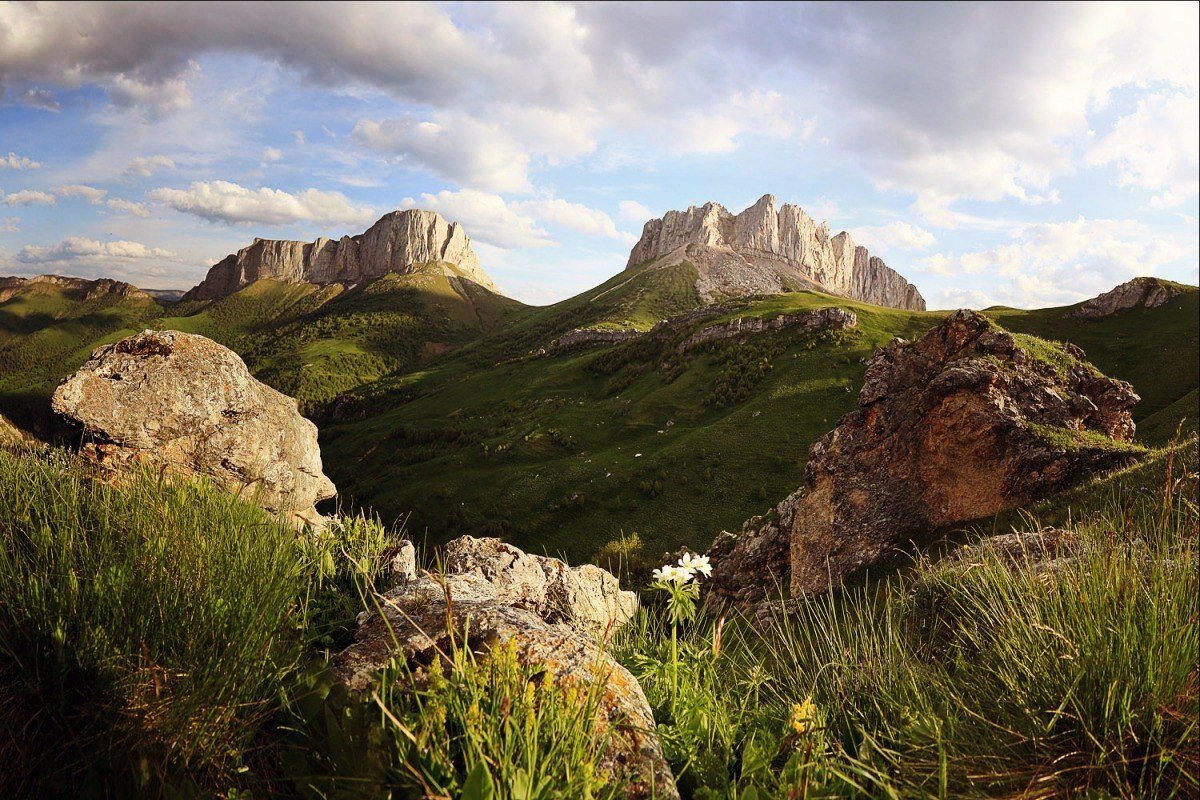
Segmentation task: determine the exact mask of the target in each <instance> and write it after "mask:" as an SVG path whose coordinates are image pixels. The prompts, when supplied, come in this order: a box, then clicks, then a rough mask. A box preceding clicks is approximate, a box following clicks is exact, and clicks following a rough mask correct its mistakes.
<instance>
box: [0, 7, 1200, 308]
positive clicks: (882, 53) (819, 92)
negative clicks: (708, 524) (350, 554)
mask: <svg viewBox="0 0 1200 800" xmlns="http://www.w3.org/2000/svg"><path fill="white" fill-rule="evenodd" d="M1198 8H1200V6H1198V5H1197V4H1196V3H1180V4H1153V3H1129V4H1122V3H1112V4H1074V3H1072V4H1063V5H1058V4H1052V3H1033V4H1019V3H1005V4H967V3H964V4H955V5H950V4H943V3H937V4H934V3H931V4H904V3H898V4H886V3H864V4H838V3H833V4H779V5H775V4H768V3H754V4H746V5H739V4H735V3H695V4H683V3H678V4H676V3H670V4H666V3H663V4H639V5H619V4H610V3H604V4H586V3H584V4H572V3H528V4H506V3H489V4H459V3H428V4H427V3H404V4H398V5H389V4H382V3H366V4H336V3H319V4H304V5H291V6H285V5H275V4H270V3H267V4H257V3H237V4H230V5H224V4H220V3H199V4H189V3H182V4H173V3H153V4H105V3H73V4H57V3H36V4H34V3H28V4H26V3H0V93H2V94H0V275H5V274H14V275H37V274H42V273H48V272H49V273H57V274H65V275H78V276H82V277H89V278H94V277H101V276H104V277H112V278H117V279H121V280H126V281H129V282H132V283H134V284H137V285H139V286H143V287H147V288H188V287H190V286H192V285H194V284H195V283H197V282H198V281H199V280H200V279H201V278H202V277H203V275H204V273H205V272H206V270H207V269H208V267H209V266H211V265H212V264H213V263H215V262H216V261H218V260H220V259H221V258H223V257H224V256H225V255H227V254H229V253H232V252H235V251H237V250H238V249H240V248H241V247H244V246H246V245H247V244H249V243H250V242H251V241H252V240H253V238H254V237H264V238H279V239H302V240H311V239H314V238H316V237H317V236H329V237H339V236H341V235H346V234H351V235H352V234H355V233H359V232H361V231H363V230H364V229H366V228H367V227H368V226H369V225H370V224H371V223H372V222H373V221H374V220H375V219H377V218H378V217H380V216H382V215H383V214H384V213H386V212H388V211H391V210H394V209H397V208H410V207H417V208H425V209H430V210H434V211H438V212H439V213H441V214H442V215H443V216H445V217H446V218H447V219H449V220H452V221H458V222H460V223H462V225H463V226H464V228H465V230H466V232H467V234H468V235H469V236H470V237H471V239H472V241H473V243H474V245H475V248H476V251H477V252H478V254H479V258H480V261H481V263H482V265H483V267H484V268H485V269H486V270H487V271H488V273H489V274H490V275H491V276H492V277H493V279H494V280H495V281H496V283H497V284H498V285H499V286H500V287H501V289H502V290H504V291H505V293H507V294H509V295H511V296H514V297H516V298H518V299H520V300H523V301H525V302H528V303H536V304H543V303H549V302H553V301H556V300H560V299H563V298H566V297H569V296H571V295H574V294H576V293H578V292H580V291H583V290H584V289H587V288H590V287H591V286H593V285H595V284H597V283H599V282H601V281H603V280H605V279H607V278H608V277H610V276H612V275H613V274H615V273H617V272H619V271H620V270H622V269H623V268H624V267H625V262H626V258H627V257H628V254H629V250H630V248H631V246H632V245H633V243H634V242H635V241H636V240H637V238H638V236H639V235H640V233H641V229H642V226H643V224H644V223H645V222H646V220H648V219H650V218H651V217H653V216H659V215H661V214H662V213H663V212H665V211H667V210H669V209H683V208H686V207H688V206H690V205H701V204H703V203H704V202H707V201H715V202H719V203H721V204H723V205H724V206H726V207H727V208H729V209H730V210H732V211H734V212H735V213H736V212H737V211H740V210H741V209H743V208H745V207H747V206H749V205H750V204H752V203H753V202H754V201H755V200H756V199H757V198H758V197H760V196H761V195H763V194H768V193H769V194H774V195H775V196H776V197H777V198H778V199H779V201H780V202H781V203H782V202H790V203H795V204H797V205H799V206H801V207H802V208H804V209H805V210H806V211H807V212H808V213H809V214H810V215H811V216H812V217H814V218H815V219H817V220H827V221H828V222H829V225H830V228H831V231H832V232H837V231H840V230H848V231H850V232H851V234H852V235H853V236H854V238H855V240H856V241H857V242H858V243H860V244H865V245H867V246H868V247H869V248H870V249H871V251H872V252H873V253H874V254H876V255H879V256H880V257H882V258H883V259H884V260H885V261H886V262H887V263H888V264H889V265H890V266H892V267H893V268H895V269H897V270H898V271H900V272H901V274H903V275H904V276H905V277H907V278H908V279H909V280H910V281H912V282H913V283H915V284H916V285H917V286H918V288H919V289H920V290H921V291H922V293H923V294H924V295H925V297H926V298H927V300H928V301H929V305H930V307H931V308H952V307H958V306H972V307H985V306H988V305H992V304H997V303H999V304H1004V305H1011V306H1018V307H1039V306H1047V305H1062V304H1067V303H1072V302H1075V301H1078V300H1080V299H1083V298H1085V297H1089V296H1093V295H1095V294H1098V293H1100V292H1103V291H1105V290H1107V289H1110V288H1112V287H1113V286H1114V285H1116V284H1117V283H1120V282H1122V281H1124V280H1127V279H1128V278H1130V277H1133V276H1135V275H1158V276H1161V277H1165V278H1170V279H1173V280H1179V281H1185V282H1188V283H1192V284H1195V283H1197V281H1198V266H1197V264H1198V222H1197V217H1198V216H1200V201H1198V197H1197V191H1198V183H1200V178H1198V169H1200V168H1198V166H1197V161H1198V158H1197V150H1198V142H1200V128H1198V123H1197V119H1198V118H1200V105H1198V102H1197V83H1198V80H1197V75H1198V60H1200V55H1198V54H1200V42H1198V38H1197V36H1198V35H1197V31H1198V30H1200V16H1198Z"/></svg>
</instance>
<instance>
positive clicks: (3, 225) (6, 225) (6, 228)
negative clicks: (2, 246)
mask: <svg viewBox="0 0 1200 800" xmlns="http://www.w3.org/2000/svg"><path fill="white" fill-rule="evenodd" d="M20 221H21V220H20V219H19V218H18V217H0V233H20V231H21V226H20V225H19V224H18V223H20Z"/></svg>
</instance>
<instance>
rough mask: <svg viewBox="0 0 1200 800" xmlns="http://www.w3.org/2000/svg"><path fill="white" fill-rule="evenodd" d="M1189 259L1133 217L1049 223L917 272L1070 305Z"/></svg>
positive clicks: (925, 264) (929, 261) (1023, 300)
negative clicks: (990, 280) (983, 277)
mask: <svg viewBox="0 0 1200 800" xmlns="http://www.w3.org/2000/svg"><path fill="white" fill-rule="evenodd" d="M1185 254H1186V250H1185V248H1184V247H1183V246H1182V245H1181V244H1180V243H1179V242H1177V241H1174V240H1172V239H1169V238H1164V237H1162V236H1161V235H1159V234H1158V233H1156V232H1155V231H1154V230H1152V229H1150V228H1149V227H1147V226H1146V225H1144V224H1142V223H1139V222H1136V221H1133V220H1113V219H1086V218H1084V217H1082V216H1081V217H1078V218H1076V219H1074V220H1069V221H1066V222H1046V223H1038V224H1033V225H1025V226H1022V227H1019V228H1017V229H1015V230H1014V231H1013V232H1012V234H1011V235H1010V241H1009V242H1007V243H1004V244H1001V245H997V246H996V247H992V248H988V249H986V250H977V251H970V252H964V253H958V254H944V253H935V254H933V255H931V256H928V257H926V258H924V259H921V260H920V261H918V262H917V263H916V265H915V269H916V271H918V272H926V273H932V274H936V275H946V276H963V275H979V274H983V273H987V274H988V275H989V276H994V280H995V282H996V286H995V288H994V289H993V290H991V291H989V296H991V297H994V298H996V301H997V302H1003V303H1007V304H1009V305H1014V306H1022V307H1036V306H1039V305H1055V304H1067V303H1073V302H1076V301H1078V300H1081V299H1083V298H1085V297H1091V296H1094V295H1096V294H1099V293H1100V292H1104V291H1107V290H1108V289H1111V288H1112V287H1113V286H1115V285H1116V284H1118V283H1121V282H1122V281H1125V280H1128V279H1129V278H1131V277H1134V276H1136V275H1153V274H1156V273H1157V272H1158V271H1160V270H1162V269H1163V268H1164V267H1167V266H1169V265H1171V264H1173V263H1174V262H1177V261H1178V260H1179V259H1181V258H1182V257H1183V256H1184V255H1185Z"/></svg>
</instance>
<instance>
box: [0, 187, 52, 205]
mask: <svg viewBox="0 0 1200 800" xmlns="http://www.w3.org/2000/svg"><path fill="white" fill-rule="evenodd" d="M57 204H58V201H57V200H55V199H54V195H52V194H50V193H49V192H39V191H37V190H35V189H22V190H21V191H19V192H13V193H12V194H10V195H5V197H4V205H6V206H34V205H38V206H53V205H57Z"/></svg>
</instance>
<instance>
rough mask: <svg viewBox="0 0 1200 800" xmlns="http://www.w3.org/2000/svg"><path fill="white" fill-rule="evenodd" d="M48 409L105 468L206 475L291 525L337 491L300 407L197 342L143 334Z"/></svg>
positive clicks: (110, 350) (72, 382)
mask: <svg viewBox="0 0 1200 800" xmlns="http://www.w3.org/2000/svg"><path fill="white" fill-rule="evenodd" d="M52 405H53V408H54V411H55V412H57V413H58V414H60V415H62V416H63V417H64V418H66V419H67V420H68V421H70V422H72V423H74V424H76V425H78V426H81V427H82V428H83V435H84V437H85V439H86V443H85V445H84V447H83V449H82V452H83V454H84V455H85V456H88V457H90V458H93V459H94V460H96V461H98V462H99V463H101V464H102V465H104V466H106V467H110V468H113V469H116V470H123V469H127V468H130V467H137V466H145V467H149V468H152V469H164V470H167V471H169V472H172V473H177V474H182V475H185V476H192V475H207V476H209V477H211V478H213V479H214V480H216V481H217V482H218V483H220V484H222V485H224V486H227V487H229V488H231V489H234V490H236V491H239V492H244V493H245V494H246V496H247V497H253V498H256V499H257V502H259V503H261V504H262V505H263V506H264V507H265V508H267V509H268V510H269V511H272V512H274V513H277V514H280V515H282V516H287V517H292V518H294V519H296V520H297V521H309V522H319V521H320V519H321V518H320V515H319V514H317V512H316V509H315V508H314V504H315V503H316V502H317V501H319V500H324V499H326V498H329V497H333V496H334V493H335V489H334V485H333V483H332V482H331V481H330V480H329V478H327V477H325V473H324V472H322V470H321V451H320V448H319V447H318V445H317V427H316V426H315V425H313V424H312V423H311V422H309V421H308V420H307V419H305V418H304V417H302V416H300V412H299V411H298V410H297V407H296V401H295V400H293V399H292V398H290V397H288V396H286V395H283V394H280V393H279V392H277V391H275V390H274V389H272V388H271V387H269V386H267V385H266V384H263V383H260V382H259V381H257V380H255V379H254V377H253V376H251V375H250V371H249V370H248V369H246V365H245V364H244V363H243V362H242V359H241V358H239V357H238V355H237V354H236V353H234V352H233V351H232V350H230V349H228V348H226V347H223V346H221V345H219V344H217V343H216V342H214V341H212V340H211V339H206V338H205V337H203V336H197V335H195V334H190V333H180V332H179V331H150V330H147V331H143V332H142V333H138V334H135V335H133V336H130V337H129V338H127V339H122V340H121V341H119V342H117V343H116V344H110V345H105V346H103V347H99V348H97V349H96V350H95V351H94V352H93V353H92V356H91V358H90V359H89V360H88V362H87V363H85V364H84V365H83V366H82V367H80V368H79V371H77V372H76V373H75V374H74V375H72V376H70V377H69V378H67V379H66V380H64V381H63V382H62V383H61V384H60V385H59V387H58V388H57V389H56V390H55V392H54V397H53V400H52Z"/></svg>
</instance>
